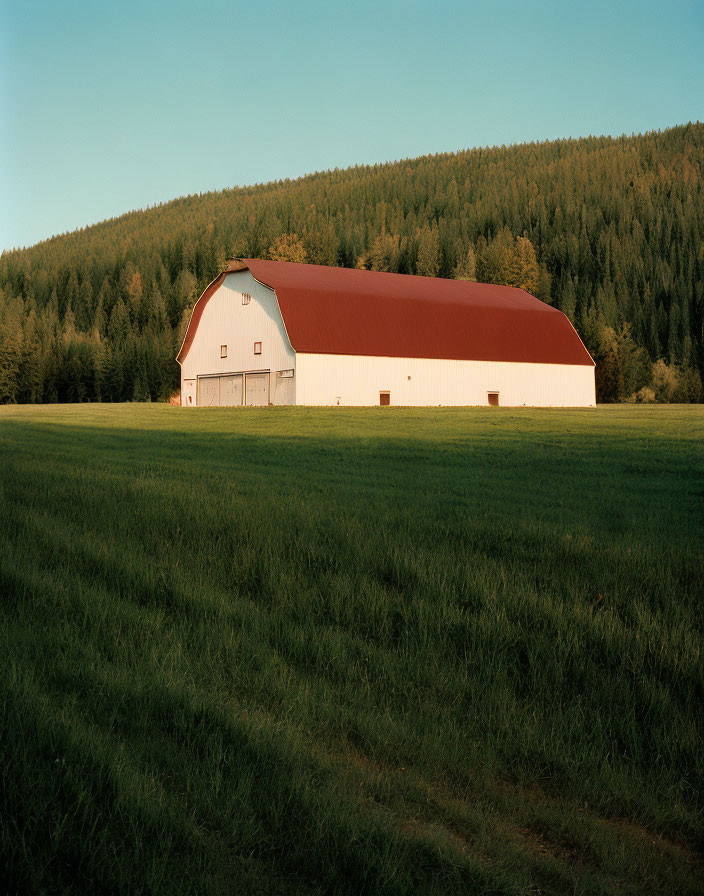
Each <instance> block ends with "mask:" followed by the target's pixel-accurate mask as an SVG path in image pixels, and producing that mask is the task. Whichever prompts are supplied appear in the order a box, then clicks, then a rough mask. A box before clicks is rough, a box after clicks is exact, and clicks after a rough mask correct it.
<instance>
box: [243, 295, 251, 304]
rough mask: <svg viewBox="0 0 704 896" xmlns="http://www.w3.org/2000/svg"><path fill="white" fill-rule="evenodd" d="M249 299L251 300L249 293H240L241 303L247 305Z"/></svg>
mask: <svg viewBox="0 0 704 896" xmlns="http://www.w3.org/2000/svg"><path fill="white" fill-rule="evenodd" d="M251 301H252V297H251V296H250V294H249V293H248V292H243V293H242V304H243V305H249V303H250V302H251Z"/></svg>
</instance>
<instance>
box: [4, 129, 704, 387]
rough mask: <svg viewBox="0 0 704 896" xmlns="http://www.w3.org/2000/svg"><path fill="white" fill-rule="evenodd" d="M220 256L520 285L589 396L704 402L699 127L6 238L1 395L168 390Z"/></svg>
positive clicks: (198, 199) (702, 149)
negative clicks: (13, 244) (565, 343)
mask: <svg viewBox="0 0 704 896" xmlns="http://www.w3.org/2000/svg"><path fill="white" fill-rule="evenodd" d="M282 152H285V144H282ZM232 255H243V256H249V257H262V258H264V257H273V258H282V259H290V260H307V261H309V262H315V263H319V264H330V265H344V266H363V267H368V268H371V269H374V270H388V271H399V272H402V273H416V274H424V275H428V276H441V277H462V278H472V279H477V280H481V281H486V282H499V283H507V284H510V285H517V286H523V287H524V288H526V289H528V290H529V291H531V292H533V293H534V294H535V295H537V296H538V297H539V298H541V299H543V300H544V301H548V302H550V303H551V304H554V305H556V306H557V307H559V308H561V309H562V310H563V311H564V312H565V313H566V314H567V315H568V316H569V317H570V318H571V320H572V321H573V322H574V323H575V325H576V327H577V329H578V330H579V332H580V334H581V335H582V337H583V339H584V341H585V342H586V344H587V346H588V348H589V349H590V351H591V352H592V354H593V355H594V357H595V358H596V360H597V371H598V388H599V396H600V398H601V399H602V400H616V399H624V398H629V397H636V398H637V400H654V399H657V400H680V401H691V400H698V399H699V400H700V399H701V373H702V365H703V363H704V352H703V345H702V343H703V312H704V124H701V123H697V124H688V125H686V126H682V127H676V128H672V129H670V130H666V131H663V132H652V133H648V134H645V135H642V136H633V137H621V138H617V139H614V138H605V137H598V138H596V137H589V138H585V139H580V140H558V141H550V142H545V143H533V144H524V145H520V146H509V147H500V148H492V149H474V150H468V151H463V152H458V153H451V154H445V155H436V156H424V157H422V158H419V159H413V160H405V161H402V162H397V163H393V164H386V165H374V166H358V167H354V168H350V169H346V170H344V171H340V170H335V171H330V172H325V173H322V174H313V175H310V176H308V177H304V178H301V179H299V180H294V181H290V180H286V181H278V182H276V183H271V184H261V185H257V186H252V187H245V188H235V189H232V190H224V191H222V192H219V193H208V194H203V195H198V196H188V197H186V198H184V199H178V200H175V201H173V202H169V203H167V204H165V205H160V206H158V207H155V208H150V209H147V210H146V211H140V212H132V213H130V214H127V215H124V216H122V217H120V218H116V219H112V220H109V221H106V222H104V223H101V224H97V225H95V226H93V227H89V228H86V229H84V230H81V231H76V232H74V233H70V234H64V235H62V236H57V237H54V238H52V239H50V240H47V241H45V242H42V243H39V244H37V245H36V246H33V247H31V248H29V249H23V250H17V251H12V252H5V253H3V255H2V257H1V258H0V402H8V401H30V402H38V401H85V400H104V401H105V400H108V401H124V400H131V399H141V400H148V399H154V400H156V399H159V398H164V397H167V396H168V395H169V394H170V393H171V392H172V390H174V389H175V388H178V382H179V374H178V366H177V364H176V361H175V360H174V358H175V354H176V350H177V347H178V345H179V344H180V339H181V336H182V333H183V330H184V327H185V323H186V322H187V319H188V314H189V312H190V308H191V307H192V305H193V302H194V301H195V299H196V298H197V296H198V294H199V292H200V291H201V290H202V288H203V287H204V286H205V285H206V283H207V282H208V281H209V280H211V279H212V278H213V277H214V276H215V274H216V273H217V272H218V270H219V268H220V267H221V266H222V265H223V263H224V261H225V259H226V258H227V257H228V256H232ZM656 362H657V363H656Z"/></svg>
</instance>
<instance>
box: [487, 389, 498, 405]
mask: <svg viewBox="0 0 704 896" xmlns="http://www.w3.org/2000/svg"><path fill="white" fill-rule="evenodd" d="M487 394H488V396H489V405H490V406H491V407H492V408H498V406H499V393H498V392H488V393H487Z"/></svg>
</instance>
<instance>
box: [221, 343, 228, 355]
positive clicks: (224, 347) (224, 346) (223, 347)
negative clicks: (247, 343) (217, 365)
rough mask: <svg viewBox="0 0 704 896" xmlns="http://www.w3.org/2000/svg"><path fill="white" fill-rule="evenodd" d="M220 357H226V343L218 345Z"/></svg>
mask: <svg viewBox="0 0 704 896" xmlns="http://www.w3.org/2000/svg"><path fill="white" fill-rule="evenodd" d="M220 357H221V358H226V357H227V346H226V345H221V346H220Z"/></svg>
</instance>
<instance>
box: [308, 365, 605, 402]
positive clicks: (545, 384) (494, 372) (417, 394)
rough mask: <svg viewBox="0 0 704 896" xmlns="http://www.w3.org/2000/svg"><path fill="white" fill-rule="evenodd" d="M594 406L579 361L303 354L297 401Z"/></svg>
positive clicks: (586, 370) (587, 372)
mask: <svg viewBox="0 0 704 896" xmlns="http://www.w3.org/2000/svg"><path fill="white" fill-rule="evenodd" d="M380 392H390V393H391V402H390V403H391V404H392V405H410V406H426V405H431V406H435V405H438V406H439V405H445V406H465V405H488V404H489V397H488V393H489V392H498V393H499V404H500V405H503V406H509V407H519V406H522V405H526V406H529V407H592V406H594V404H595V403H596V398H595V387H594V368H593V367H591V366H586V365H584V366H582V365H574V364H526V363H514V362H506V361H450V360H437V359H425V358H376V357H367V356H359V355H318V354H315V355H314V354H300V353H299V354H298V355H297V357H296V404H303V405H337V404H340V405H352V406H362V405H378V404H379V393H380Z"/></svg>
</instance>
